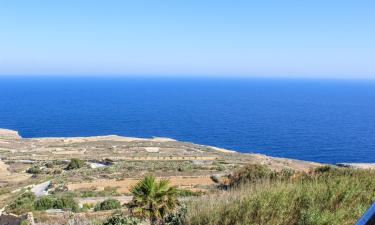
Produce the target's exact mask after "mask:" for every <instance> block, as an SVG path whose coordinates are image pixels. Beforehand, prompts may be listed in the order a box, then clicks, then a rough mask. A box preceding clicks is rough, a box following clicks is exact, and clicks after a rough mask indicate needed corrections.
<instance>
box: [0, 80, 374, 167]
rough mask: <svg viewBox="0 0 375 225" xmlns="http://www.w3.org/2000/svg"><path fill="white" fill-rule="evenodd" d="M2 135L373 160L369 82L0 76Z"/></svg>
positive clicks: (333, 159) (317, 158) (371, 87)
mask: <svg viewBox="0 0 375 225" xmlns="http://www.w3.org/2000/svg"><path fill="white" fill-rule="evenodd" d="M0 127H2V128H8V129H14V130H18V131H19V132H20V134H21V135H22V136H23V137H50V136H64V137H65V136H92V135H108V134H118V135H124V136H136V137H152V136H162V137H170V138H175V139H177V140H181V141H189V142H194V143H199V144H207V145H213V146H218V147H223V148H227V149H233V150H237V151H241V152H257V153H264V154H267V155H271V156H279V157H289V158H295V159H304V160H312V161H318V162H328V163H336V162H375V82H374V81H337V80H336V81H335V80H307V79H306V80H302V79H301V80H297V79H296V80H293V79H240V78H238V79H225V78H220V79H213V78H211V79H210V78H201V79H198V78H180V79H173V78H113V77H112V78H99V77H96V78H93V77H90V78H88V77H86V78H85V77H76V78H67V77H65V78H64V77H59V78H41V77H39V78H37V77H32V78H31V77H29V78H27V77H23V78H21V77H17V78H11V77H2V78H0Z"/></svg>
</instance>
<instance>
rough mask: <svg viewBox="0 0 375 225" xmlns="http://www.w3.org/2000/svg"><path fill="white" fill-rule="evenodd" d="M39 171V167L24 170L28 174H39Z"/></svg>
mask: <svg viewBox="0 0 375 225" xmlns="http://www.w3.org/2000/svg"><path fill="white" fill-rule="evenodd" d="M40 172H42V171H41V169H40V168H39V166H32V167H30V168H29V169H27V170H26V173H30V174H39V173H40Z"/></svg>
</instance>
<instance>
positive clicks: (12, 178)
mask: <svg viewBox="0 0 375 225" xmlns="http://www.w3.org/2000/svg"><path fill="white" fill-rule="evenodd" d="M28 178H30V175H28V174H26V173H11V172H10V171H9V170H8V165H6V164H5V163H4V162H3V161H1V160H0V184H1V183H8V182H12V183H17V182H21V181H24V180H27V179H28Z"/></svg>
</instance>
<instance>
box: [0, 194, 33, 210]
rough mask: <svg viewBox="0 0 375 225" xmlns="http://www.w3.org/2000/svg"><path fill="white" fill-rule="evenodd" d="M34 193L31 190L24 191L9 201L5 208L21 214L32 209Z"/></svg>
mask: <svg viewBox="0 0 375 225" xmlns="http://www.w3.org/2000/svg"><path fill="white" fill-rule="evenodd" d="M35 198H36V197H35V195H34V194H33V193H32V192H25V193H23V194H21V195H20V196H19V197H18V198H16V199H15V200H14V201H13V202H12V203H10V204H9V205H8V206H7V207H6V210H7V211H8V212H12V213H15V214H22V213H26V212H29V211H31V210H32V209H33V204H34V200H35Z"/></svg>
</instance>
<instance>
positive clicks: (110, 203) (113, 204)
mask: <svg viewBox="0 0 375 225" xmlns="http://www.w3.org/2000/svg"><path fill="white" fill-rule="evenodd" d="M119 208H121V203H120V202H119V201H118V200H116V199H106V200H104V201H102V202H100V203H98V204H97V205H96V206H95V209H94V210H95V211H101V210H112V209H119Z"/></svg>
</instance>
